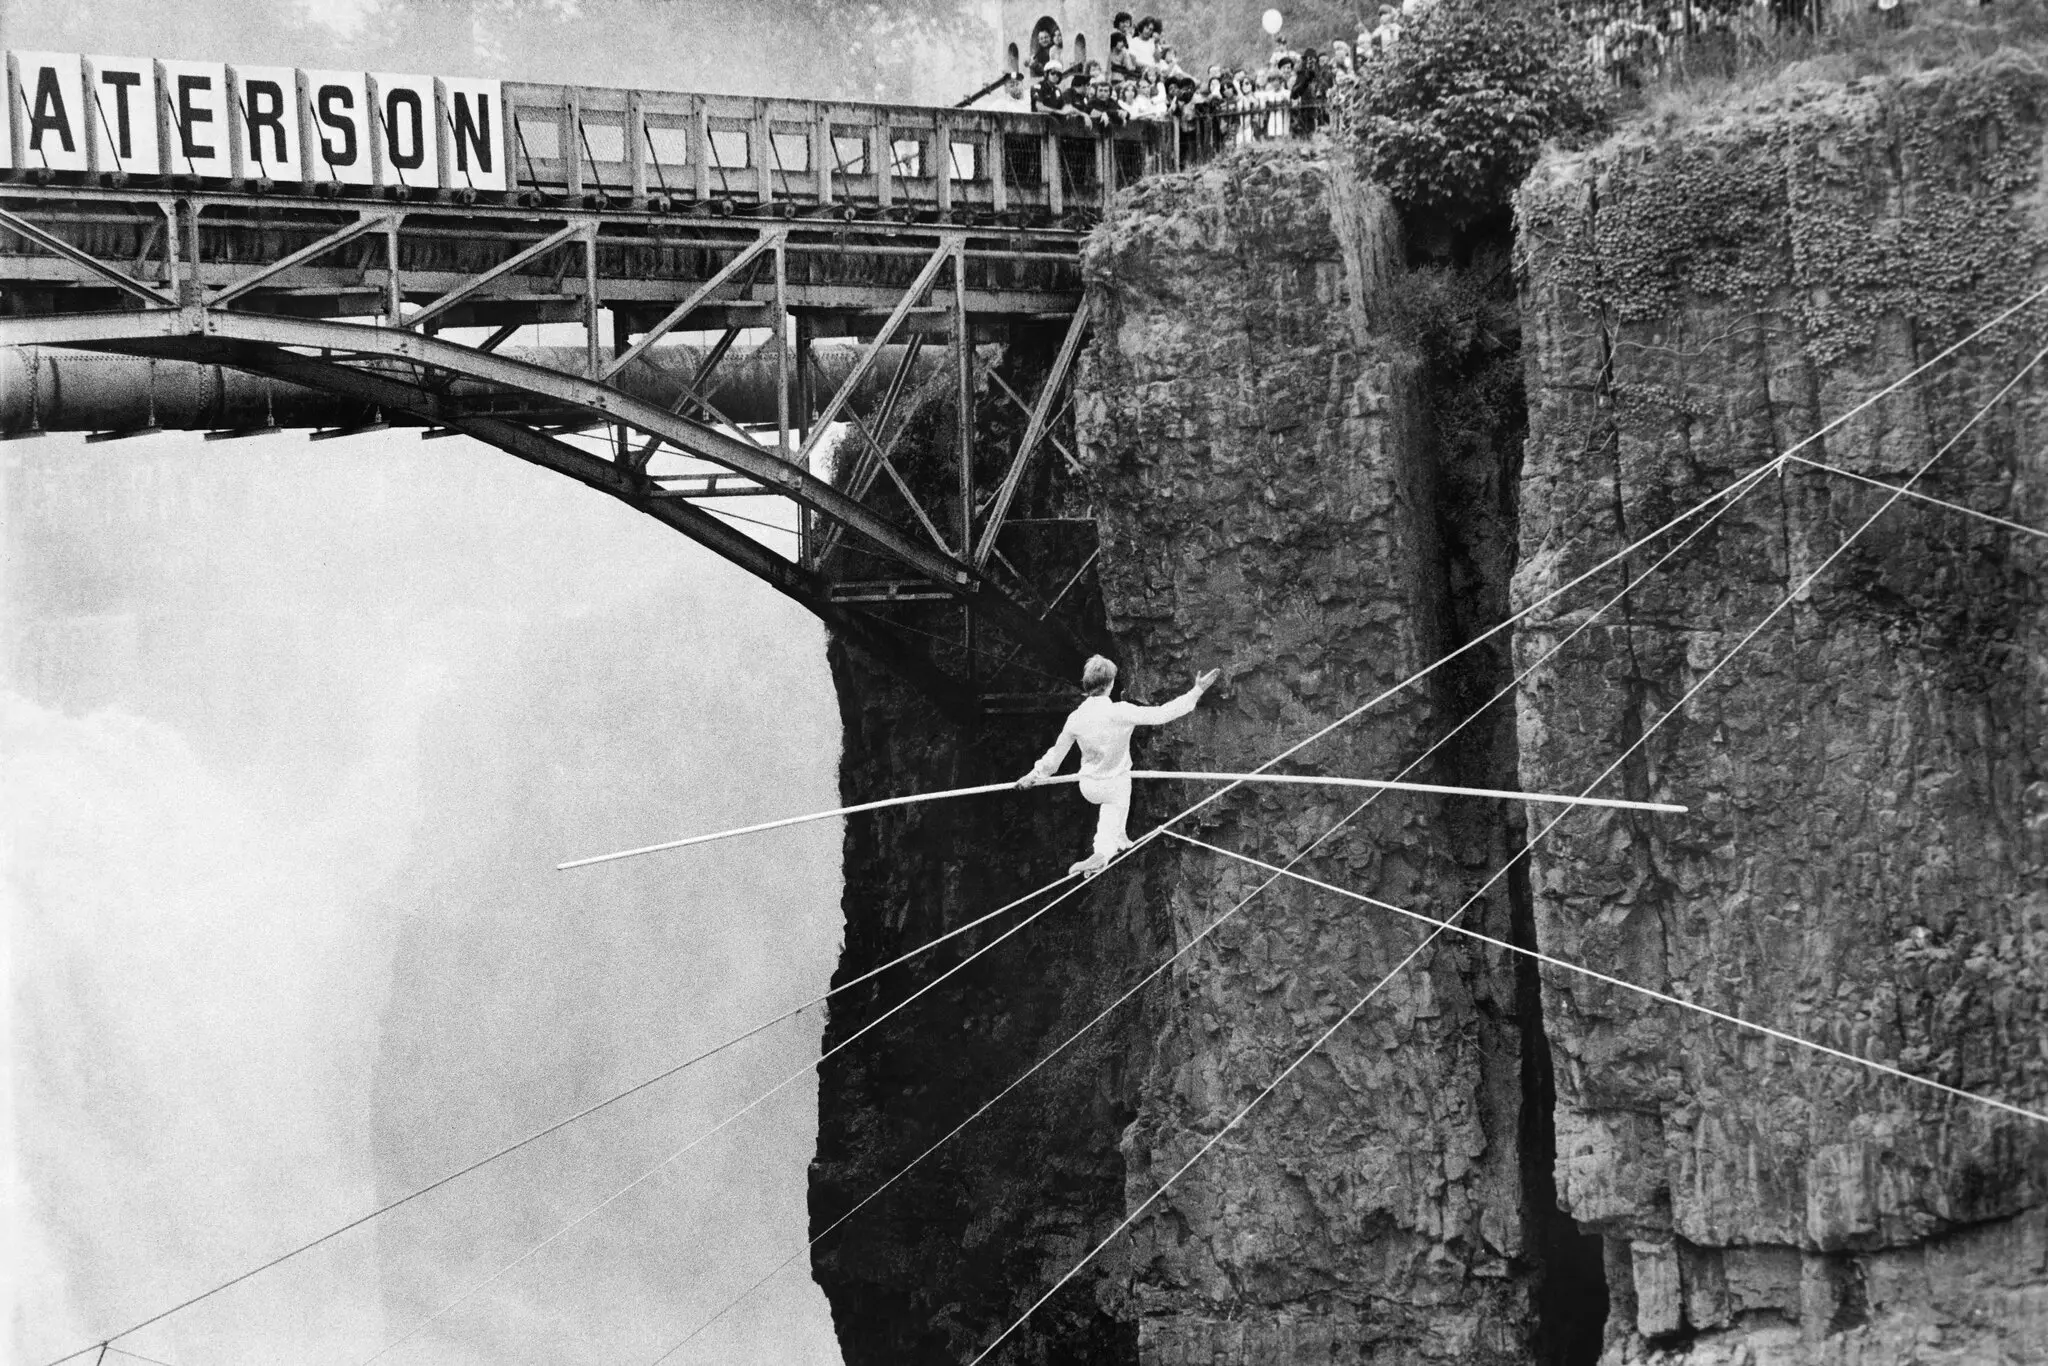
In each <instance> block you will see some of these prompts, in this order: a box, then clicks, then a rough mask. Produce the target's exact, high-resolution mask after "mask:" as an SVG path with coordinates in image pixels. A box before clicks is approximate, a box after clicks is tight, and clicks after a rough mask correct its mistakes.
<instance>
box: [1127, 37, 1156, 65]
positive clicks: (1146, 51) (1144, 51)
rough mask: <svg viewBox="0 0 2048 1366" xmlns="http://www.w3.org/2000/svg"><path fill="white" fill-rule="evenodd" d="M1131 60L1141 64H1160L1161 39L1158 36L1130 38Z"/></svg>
mask: <svg viewBox="0 0 2048 1366" xmlns="http://www.w3.org/2000/svg"><path fill="white" fill-rule="evenodd" d="M1130 46H1131V60H1132V61H1134V62H1136V63H1137V64H1138V65H1139V66H1158V65H1159V40H1158V39H1156V38H1133V39H1131V40H1130Z"/></svg>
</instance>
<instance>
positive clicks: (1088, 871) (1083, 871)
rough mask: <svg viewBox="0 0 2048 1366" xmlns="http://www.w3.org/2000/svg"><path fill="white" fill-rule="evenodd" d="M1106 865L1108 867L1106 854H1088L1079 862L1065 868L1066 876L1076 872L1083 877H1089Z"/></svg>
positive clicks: (1071, 875)
mask: <svg viewBox="0 0 2048 1366" xmlns="http://www.w3.org/2000/svg"><path fill="white" fill-rule="evenodd" d="M1107 867H1109V859H1108V858H1107V857H1106V856H1104V855H1102V854H1090V855H1089V856H1088V857H1087V858H1084V859H1082V860H1081V861H1080V862H1079V863H1077V864H1075V865H1074V866H1073V867H1071V868H1069V869H1067V876H1068V877H1073V876H1074V875H1075V874H1076V873H1078V874H1080V875H1081V876H1082V877H1084V878H1090V877H1094V876H1095V875H1096V874H1097V873H1099V872H1101V871H1102V870H1103V869H1105V868H1107Z"/></svg>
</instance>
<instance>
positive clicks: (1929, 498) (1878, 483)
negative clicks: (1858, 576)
mask: <svg viewBox="0 0 2048 1366" xmlns="http://www.w3.org/2000/svg"><path fill="white" fill-rule="evenodd" d="M1792 462H1793V463H1794V464H1798V465H1804V466H1806V467H1807V468H1808V469H1814V470H1822V471H1825V472H1826V473H1828V474H1839V475H1840V476H1842V478H1844V479H1854V480H1855V481H1856V482H1857V483H1859V484H1868V485H1870V486H1871V487H1872V488H1875V489H1890V490H1891V491H1892V492H1894V493H1902V494H1904V495H1905V496H1906V497H1908V498H1917V499H1919V500H1920V501H1921V502H1923V503H1932V504H1933V505H1934V506H1935V507H1938V508H1947V509H1948V510H1949V511H1950V512H1960V513H1962V514H1963V516H1965V517H1975V518H1976V519H1977V520H1978V521H1980V522H1989V523H1991V524H1992V525H1993V526H2002V527H2004V528H2005V529H2006V530H2007V531H2017V532H2019V533H2020V534H2021V535H2023V536H2037V537H2039V538H2041V539H2042V540H2044V541H2048V531H2043V530H2042V529H2041V528H2039V527H2033V526H2027V525H2025V524H2023V523H2020V522H2014V521H2010V520H2008V519H2006V518H2004V517H1999V516H1996V515H1994V514H1992V513H1989V512H1980V511H1978V510H1977V509H1976V508H1973V507H1965V506H1963V505H1962V504H1961V503H1953V502H1950V501H1949V500H1948V499H1946V498H1937V497H1935V496H1934V495H1933V494H1931V493H1922V492H1920V491H1919V490H1918V489H1909V488H1905V487H1903V486H1901V485H1899V484H1890V483H1886V482H1885V481H1884V480H1882V479H1872V478H1871V477H1870V476H1869V475H1867V474H1858V473H1856V471H1854V470H1845V469H1843V468H1842V467H1841V466H1840V465H1830V464H1827V463H1825V462H1823V461H1820V460H1808V459H1807V458H1806V457H1805V456H1803V455H1795V456H1793V457H1792Z"/></svg>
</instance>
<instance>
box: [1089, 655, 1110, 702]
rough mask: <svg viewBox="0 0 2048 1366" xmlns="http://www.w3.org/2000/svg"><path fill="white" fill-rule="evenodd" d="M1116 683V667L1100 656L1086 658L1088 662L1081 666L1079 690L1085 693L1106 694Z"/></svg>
mask: <svg viewBox="0 0 2048 1366" xmlns="http://www.w3.org/2000/svg"><path fill="white" fill-rule="evenodd" d="M1115 683H1116V665H1114V664H1112V663H1110V662H1109V661H1108V660H1107V659H1104V658H1103V657H1102V656H1101V655H1090V656H1088V662H1087V663H1086V664H1083V665H1082V666H1081V690H1082V691H1083V692H1087V693H1099V692H1103V693H1106V692H1108V691H1109V690H1110V688H1111V687H1112V686H1114V685H1115Z"/></svg>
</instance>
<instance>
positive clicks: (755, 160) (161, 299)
mask: <svg viewBox="0 0 2048 1366" xmlns="http://www.w3.org/2000/svg"><path fill="white" fill-rule="evenodd" d="M158 67H159V73H160V74H161V70H162V64H158ZM226 70H227V71H228V73H229V75H228V86H229V88H230V89H231V90H232V89H233V88H235V87H234V80H235V78H234V75H233V68H227V69H226ZM87 79H88V80H90V79H91V69H90V68H88V70H87ZM372 79H373V80H374V78H372ZM301 84H302V90H303V80H302V82H301ZM503 89H504V97H503V107H504V109H505V111H506V113H507V116H508V117H507V119H506V123H507V125H508V128H507V132H508V133H509V137H508V139H507V152H508V155H507V156H506V158H505V161H506V166H505V182H504V188H503V189H502V190H500V191H478V190H476V189H475V188H474V187H473V185H471V184H465V183H463V179H464V178H463V177H462V176H461V175H459V174H456V173H455V172H454V171H452V170H451V169H450V165H449V163H450V161H451V158H450V157H448V156H446V155H443V156H442V157H441V158H440V159H439V160H440V168H439V172H438V175H437V178H436V181H435V182H434V183H431V184H428V183H420V182H419V180H418V178H417V177H415V178H413V179H412V180H410V181H409V180H408V179H407V178H406V177H405V176H403V175H402V174H398V175H387V174H386V173H385V172H384V171H382V170H379V169H378V168H377V166H376V165H375V164H373V166H372V167H371V173H370V175H369V176H368V177H367V180H368V183H362V184H345V183H341V182H340V181H339V180H338V179H336V178H334V177H333V176H331V175H330V176H327V177H325V178H323V177H322V176H321V175H320V173H319V171H318V169H317V163H318V162H319V160H320V158H319V157H318V156H314V155H307V156H305V157H303V158H302V161H303V163H304V169H303V171H302V174H301V176H300V178H299V179H297V180H296V181H294V180H280V179H273V178H271V177H269V176H266V175H263V174H261V171H262V170H263V169H264V168H262V167H259V166H256V165H254V164H252V163H249V162H248V161H247V160H246V158H245V157H243V154H242V153H241V152H239V151H238V152H237V153H236V156H237V158H238V159H237V160H236V161H235V163H234V164H233V165H231V166H229V167H228V168H227V169H228V171H229V172H230V173H229V174H227V175H225V176H217V175H216V176H195V175H179V174H160V175H148V174H137V173H135V172H134V171H133V170H132V169H115V170H109V169H107V167H106V166H105V165H103V164H100V160H102V159H94V158H89V159H88V160H89V164H87V165H86V166H85V168H84V169H82V170H62V169H51V168H49V167H48V166H43V167H38V166H36V165H34V164H33V163H34V160H35V158H34V157H33V156H32V155H30V156H24V155H23V153H22V151H21V149H22V146H23V144H22V140H21V135H20V132H19V123H20V120H19V119H17V129H16V133H15V156H14V161H13V164H14V169H13V170H12V171H9V172H5V173H4V178H0V297H4V301H5V308H4V310H0V346H13V347H22V348H46V347H58V348H72V349H81V350H86V351H94V352H101V353H115V354H120V355H125V356H130V357H137V358H145V359H146V362H147V369H148V373H149V375H150V381H149V383H150V386H151V390H150V398H149V403H148V408H147V413H146V415H145V416H143V417H142V418H141V420H139V421H131V422H130V423H129V424H128V425H125V426H119V425H117V426H115V427H113V428H112V429H109V430H103V431H100V432H98V433H97V434H96V437H97V439H102V440H105V439H114V438H119V437H125V436H133V435H141V434H145V433H147V432H150V431H155V430H161V429H162V428H163V425H165V424H163V423H162V422H161V421H160V415H159V412H158V405H157V403H156V401H155V384H156V382H157V381H156V375H157V374H158V371H159V367H162V368H163V369H164V370H166V371H169V370H174V369H178V368H181V367H185V366H193V365H204V366H213V367H221V368H223V369H225V370H229V371H234V372H242V373H245V374H247V375H249V376H254V377H258V380H257V382H258V383H259V384H260V386H261V392H262V393H263V395H264V403H265V414H264V420H263V421H260V422H259V421H255V420H253V419H252V417H251V415H250V413H249V411H248V408H247V404H246V403H244V404H243V406H242V408H241V409H240V410H239V411H238V412H235V413H227V412H224V411H223V412H219V413H215V414H214V415H213V416H212V417H211V418H209V419H208V420H207V421H206V422H205V423H204V424H203V425H207V426H209V427H210V428H211V429H212V430H210V433H209V434H210V435H212V436H214V437H217V438H218V437H234V436H244V435H254V434H257V433H259V432H262V431H267V430H272V429H274V428H275V426H276V425H278V414H279V413H280V412H282V413H284V414H286V420H287V422H289V421H290V420H291V418H290V414H292V413H293V412H297V411H302V410H304V407H305V405H303V404H299V405H296V406H295V405H294V404H293V403H292V402H279V401H276V399H275V397H274V396H276V395H286V396H290V395H300V396H303V395H305V393H306V391H315V392H317V394H319V395H320V396H322V397H323V398H324V400H325V401H326V404H327V407H326V408H325V409H324V410H323V411H325V412H327V413H328V414H329V418H328V419H327V420H331V421H334V422H335V425H334V426H333V427H331V428H330V430H329V431H328V432H327V433H324V434H329V435H331V434H337V433H346V432H348V431H352V430H367V429H371V428H381V427H385V426H389V425H393V424H412V425H415V426H418V427H419V428H421V429H422V432H423V434H424V435H428V436H432V435H440V434H455V433H460V434H462V435H467V436H470V437H473V438H475V439H477V440H479V441H482V442H485V443H487V444H489V445H492V446H495V447H497V448H499V449H501V450H504V451H506V452H508V453H510V454H512V455H515V456H518V457H519V458H521V459H524V460H528V461H531V462H533V463H535V464H537V465H540V466H543V467H545V468H547V469H550V470H554V471H556V472H559V473H561V474H565V475H568V476H569V477H571V478H573V479H576V480H579V481H581V482H582V483H584V484H586V485H588V486H590V487H592V488H594V489H597V490H599V491H601V492H604V493H606V494H609V495H611V496H612V497H614V498H617V499H619V500H621V501H622V502H625V503H626V504H628V505H629V506H631V507H633V508H635V509H637V510H639V511H641V512H644V513H646V514H647V515H649V516H652V517H655V518H657V519H659V520H661V521H662V522H664V523H666V524H667V525H669V526H671V527H673V528H675V529H676V530H678V531H680V532H682V533H683V534H684V535H686V536H689V537H690V538H691V539H693V540H695V541H697V542H699V543H700V544H702V545H704V546H706V547H708V548H710V549H711V550H712V551H714V552H715V553H717V554H719V555H721V556H723V557H724V558H725V559H727V560H728V561H730V562H732V563H734V564H736V565H738V566H739V567H741V568H742V569H744V570H746V571H747V572H749V573H751V574H754V575H756V576H757V577H759V578H761V579H764V580H766V581H767V582H768V583H770V584H772V585H774V587H775V588H777V589H778V590H779V591H781V592H783V593H785V594H787V595H788V596H789V597H791V598H793V599H795V600H796V601H798V602H800V603H802V604H803V605H804V606H805V607H806V608H808V609H809V610H810V611H811V612H813V613H814V614H816V615H817V616H818V617H819V618H820V619H822V620H823V621H824V622H825V623H826V625H827V626H828V627H829V628H830V629H831V631H832V632H833V633H834V634H835V635H836V636H838V637H839V638H840V639H841V640H843V641H844V642H846V643H847V644H849V645H851V646H854V647H856V648H858V649H861V650H863V651H865V652H866V653H868V654H870V655H871V656H873V657H874V658H875V659H876V660H878V661H879V662H881V663H882V664H884V665H885V666H886V667H888V668H889V669H891V670H892V671H894V672H896V673H897V674H899V675H900V676H902V677H904V678H906V679H908V680H910V681H912V682H913V683H915V684H916V685H917V686H918V687H920V688H921V689H923V690H924V691H925V692H926V693H928V694H929V695H930V696H931V697H932V698H933V699H934V701H936V702H937V703H938V704H939V705H941V706H942V707H944V708H946V709H947V710H948V711H949V712H951V713H953V714H955V715H960V716H970V715H974V714H977V713H980V712H984V711H988V710H1001V709H1028V710H1036V709H1039V708H1040V707H1049V706H1056V705H1061V704H1062V703H1063V702H1064V701H1065V700H1066V698H1067V696H1068V695H1069V688H1068V686H1067V680H1071V679H1073V678H1074V677H1076V676H1077V670H1078V665H1079V662H1080V660H1081V658H1082V656H1083V654H1084V652H1085V651H1084V642H1083V640H1082V636H1083V634H1084V632H1083V631H1082V629H1081V628H1079V627H1078V626H1077V625H1076V623H1077V621H1078V620H1079V619H1080V617H1079V615H1078V614H1077V613H1076V611H1075V607H1076V604H1077V602H1078V601H1079V600H1082V599H1084V598H1085V597H1086V595H1087V593H1088V591H1089V590H1088V589H1087V588H1086V587H1085V584H1084V580H1085V575H1086V572H1087V570H1088V567H1089V565H1090V564H1091V563H1092V562H1093V558H1094V531H1093V525H1092V521H1091V520H1090V519H1089V518H1088V517H1086V516H1085V515H1077V514H1085V512H1086V506H1087V491H1086V481H1085V473H1084V471H1083V470H1082V468H1081V466H1080V465H1079V463H1078V461H1077V460H1076V458H1075V456H1074V453H1073V450H1072V446H1071V442H1070V439H1069V438H1068V436H1067V434H1068V433H1069V432H1070V431H1071V416H1070V411H1071V392H1070V390H1071V383H1072V373H1073V367H1074V360H1075V356H1076V354H1077V352H1078V349H1079V347H1080V346H1081V344H1082V342H1083V340H1084V338H1085V337H1086V336H1087V333H1088V326H1089V308H1088V305H1087V302H1086V298H1085V291H1084V287H1083V281H1082V279H1081V274H1080V265H1079V253H1080V248H1081V243H1082V240H1083V235H1084V233H1085V230H1086V228H1087V227H1088V226H1089V225H1090V223H1091V222H1092V220H1093V216H1094V215H1095V214H1097V213H1099V211H1100V210H1101V209H1102V208H1103V207H1104V206H1105V205H1106V204H1107V202H1108V200H1109V197H1110V196H1111V195H1112V194H1113V193H1114V192H1115V191H1116V189H1117V188H1118V187H1119V186H1120V185H1122V184H1125V183H1128V181H1130V180H1131V179H1133V178H1135V177H1137V176H1140V175H1144V174H1147V173H1150V172H1153V171H1156V170H1159V169H1165V168H1171V167H1172V166H1175V165H1177V164H1178V161H1179V148H1178V145H1177V143H1176V141H1175V139H1174V136H1173V134H1172V131H1171V130H1170V129H1160V128H1156V127H1155V128H1151V129H1145V128H1136V129H1132V130H1127V131H1125V132H1123V133H1120V134H1118V135H1115V136H1105V137H1102V138H1096V137H1092V136H1075V135H1074V133H1073V131H1072V126H1071V125H1065V126H1060V125H1056V124H1055V122H1054V121H1053V120H1050V119H1047V118H1045V117H1042V116H1037V115H1025V114H1008V113H984V112H973V111H961V110H936V109H929V108H902V107H887V106H861V105H840V104H820V103H806V102H800V101H780V100H755V99H728V98H721V97H715V96H700V95H677V94H669V93H663V92H646V91H618V90H595V89H588V88H576V87H552V86H527V85H515V84H512V83H506V84H505V86H504V88H503ZM10 90H11V92H12V93H13V94H14V95H16V96H17V97H22V96H24V94H25V92H24V91H23V90H22V89H21V88H20V83H19V82H16V81H10ZM372 91H373V99H374V87H372ZM302 98H303V95H302ZM24 107H26V106H25V105H24ZM169 127H170V130H171V132H180V131H182V130H180V129H178V128H177V127H176V126H175V125H169ZM169 135H170V134H169V133H167V134H166V136H167V137H168V136H169ZM237 145H238V146H239V143H238V144H237ZM312 145H313V144H312V143H311V142H309V143H308V146H309V147H311V146H312ZM394 145H395V144H394ZM93 146H97V141H96V140H92V141H89V143H88V151H90V149H91V147H93ZM372 160H373V163H374V162H375V160H376V159H374V158H373V159H372ZM25 162H26V163H27V164H26V165H25V164H24V163H25ZM330 169H331V168H330ZM252 171H254V172H257V174H253V175H252V174H250V173H251V172H252ZM530 324H550V325H555V327H556V328H558V329H559V328H560V327H561V326H562V325H568V326H570V327H573V328H576V329H580V340H581V345H580V346H576V347H556V348H553V349H551V350H533V349H527V350H523V351H515V350H512V349H509V348H507V347H505V345H504V344H505V343H506V342H507V340H508V339H510V338H511V337H512V336H513V335H514V334H515V332H516V331H517V329H519V328H521V327H524V326H527V325H530ZM686 335H694V336H696V337H698V338H701V340H702V344H701V345H700V346H698V347H697V348H696V349H694V350H687V351H686V350H684V349H683V348H681V347H680V346H678V345H677V343H678V342H679V341H680V340H681V339H682V338H683V337H685V336H686ZM828 351H830V352H832V353H833V355H832V357H831V363H829V364H827V363H825V360H824V357H825V353H826V352H828ZM31 354H34V353H33V352H32V353H31ZM677 357H686V358H687V363H686V364H685V365H683V366H681V367H678V366H677V365H676V364H675V361H676V358H677ZM729 357H730V358H732V359H733V360H734V362H736V363H737V362H745V363H746V364H749V365H751V367H752V370H753V372H754V374H755V376H756V378H757V379H759V378H760V377H761V376H762V375H763V374H765V375H766V377H767V378H766V381H765V385H766V387H765V390H763V389H762V388H761V387H760V386H759V385H757V386H756V395H755V396H756V401H755V402H754V403H753V404H752V411H751V413H750V416H751V417H752V418H753V419H754V420H752V421H745V420H735V419H734V418H733V417H732V416H731V415H729V414H727V413H725V412H723V411H721V408H720V406H719V401H718V400H719V397H720V384H721V366H722V365H725V364H726V363H727V361H728V358H729ZM654 362H666V370H665V372H666V373H667V374H669V375H670V376H671V378H672V380H673V382H672V383H670V384H669V385H668V387H667V388H666V389H664V390H662V391H661V392H660V393H658V394H655V393H651V392H650V388H649V385H648V384H647V383H645V382H629V381H634V380H635V377H636V376H639V377H640V380H641V381H644V378H645V374H646V372H647V367H648V366H649V365H650V363H654ZM828 372H829V373H828ZM40 374H41V369H40V367H39V366H37V365H35V364H31V365H30V366H29V369H28V375H29V383H30V393H29V395H28V396H27V397H28V404H29V409H30V421H29V423H28V431H27V432H26V433H13V434H34V433H35V432H36V431H39V430H43V429H44V426H43V424H42V423H40V422H39V421H38V420H37V415H38V413H39V412H40V411H41V409H42V408H43V407H44V406H46V405H45V403H44V400H43V399H42V398H41V397H40V395H39V393H38V391H37V388H36V386H37V384H38V383H39V382H40V381H39V376H40ZM222 392H223V394H224V395H225V393H226V386H225V385H223V386H222ZM242 392H243V393H244V395H245V397H246V395H247V393H248V392H250V391H249V390H248V389H247V388H246V386H245V388H244V390H243V391H242ZM764 393H765V394H766V396H767V397H766V399H765V403H766V404H767V405H772V408H773V421H772V422H769V421H764V420H762V419H763V418H764V417H765V416H766V414H765V412H764V411H762V410H763V408H764V402H763V401H762V396H763V394H764ZM13 402H14V403H15V406H17V407H18V406H19V398H18V396H17V397H16V398H15V399H14V400H13ZM166 406H167V407H168V406H169V405H166ZM336 412H351V413H353V417H352V419H347V420H342V419H335V418H333V416H332V415H333V414H334V413H336ZM593 437H595V438H599V440H593ZM594 446H595V447H597V448H596V449H593V447H594ZM736 497H751V498H770V499H782V500H787V501H788V502H789V503H793V504H794V505H795V508H796V518H797V523H796V534H795V537H794V542H795V544H794V548H793V550H791V551H790V553H787V554H785V553H782V552H781V551H780V550H779V549H778V548H775V547H774V546H773V545H771V544H770V543H768V542H765V541H764V540H762V539H759V538H757V537H755V536H753V535H750V534H748V533H747V532H745V531H744V530H743V529H742V528H741V527H739V526H737V525H735V523H734V522H732V521H730V520H728V519H727V518H726V517H725V516H722V515H720V514H721V512H722V511H723V510H725V509H728V508H730V507H732V506H734V505H733V504H731V503H724V502H718V501H714V500H724V499H732V498H736Z"/></svg>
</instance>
